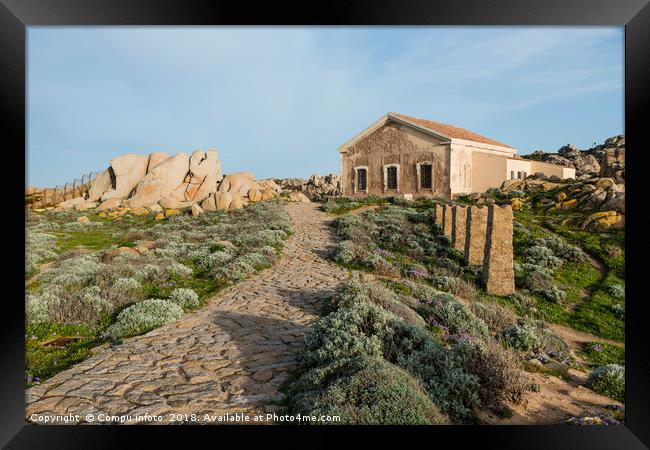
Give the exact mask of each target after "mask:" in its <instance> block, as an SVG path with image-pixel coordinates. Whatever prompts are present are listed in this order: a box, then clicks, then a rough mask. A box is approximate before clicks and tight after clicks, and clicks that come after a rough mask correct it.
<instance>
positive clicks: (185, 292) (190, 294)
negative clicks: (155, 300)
mask: <svg viewBox="0 0 650 450" xmlns="http://www.w3.org/2000/svg"><path fill="white" fill-rule="evenodd" d="M168 300H169V301H170V302H173V303H176V304H177V305H179V306H180V307H181V308H183V309H184V310H187V309H192V308H197V307H198V306H199V296H198V294H197V293H196V292H194V291H193V290H192V289H188V288H176V289H174V290H173V291H172V292H171V294H169V299H168Z"/></svg>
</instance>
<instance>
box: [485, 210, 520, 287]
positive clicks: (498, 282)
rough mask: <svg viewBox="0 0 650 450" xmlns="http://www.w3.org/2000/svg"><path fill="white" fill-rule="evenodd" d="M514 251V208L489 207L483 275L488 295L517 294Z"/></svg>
mask: <svg viewBox="0 0 650 450" xmlns="http://www.w3.org/2000/svg"><path fill="white" fill-rule="evenodd" d="M512 250H513V249H512V207H511V206H510V205H507V206H498V205H489V206H488V220H487V231H486V237H485V256H484V259H483V275H482V276H483V283H484V284H485V289H486V290H487V292H488V293H490V294H495V295H509V294H513V293H514V292H515V274H514V266H513V263H514V262H513V257H512Z"/></svg>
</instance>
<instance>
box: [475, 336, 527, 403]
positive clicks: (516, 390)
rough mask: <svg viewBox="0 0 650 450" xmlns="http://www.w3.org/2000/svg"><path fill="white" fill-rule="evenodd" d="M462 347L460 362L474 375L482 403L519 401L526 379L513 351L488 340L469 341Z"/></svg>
mask: <svg viewBox="0 0 650 450" xmlns="http://www.w3.org/2000/svg"><path fill="white" fill-rule="evenodd" d="M464 350H465V352H464V353H463V356H464V359H463V361H464V366H465V368H466V370H467V371H468V372H469V373H471V374H473V375H475V376H477V377H478V379H479V381H480V389H479V395H480V397H481V403H482V404H483V405H484V406H491V407H495V406H500V405H502V404H503V403H504V402H511V403H515V404H516V403H519V402H521V400H522V399H523V394H524V392H525V391H526V387H527V386H528V380H527V377H526V375H525V373H524V372H523V370H521V369H522V368H521V362H520V360H519V358H518V357H517V355H515V354H514V353H513V352H512V351H511V350H508V349H505V348H503V347H502V346H501V345H499V344H498V343H496V342H494V341H492V340H485V341H479V342H473V343H470V344H468V345H465V346H464Z"/></svg>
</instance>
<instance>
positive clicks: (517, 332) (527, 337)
mask: <svg viewBox="0 0 650 450" xmlns="http://www.w3.org/2000/svg"><path fill="white" fill-rule="evenodd" d="M503 338H504V339H505V341H506V343H507V344H508V345H509V346H510V347H512V348H515V349H517V350H522V351H528V350H534V349H537V348H539V347H540V346H541V344H542V342H541V339H540V338H539V336H538V335H537V330H536V328H535V327H533V326H532V325H531V324H530V323H528V322H521V323H519V324H517V325H513V326H511V327H510V328H507V329H505V330H504V331H503Z"/></svg>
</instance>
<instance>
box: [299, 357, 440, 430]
mask: <svg viewBox="0 0 650 450" xmlns="http://www.w3.org/2000/svg"><path fill="white" fill-rule="evenodd" d="M287 403H288V404H289V411H290V413H292V414H302V415H309V416H316V417H320V416H325V415H329V416H338V417H340V418H341V422H340V423H341V424H345V425H390V424H392V425H418V424H420V425H424V424H445V423H447V421H448V420H447V418H446V417H445V416H444V415H443V414H441V413H440V411H439V410H438V408H437V407H436V406H435V404H434V403H433V402H432V401H431V400H430V399H429V397H428V396H427V394H426V393H425V392H424V390H423V389H422V386H421V384H420V382H419V381H418V380H417V379H416V378H414V377H413V376H411V375H410V374H409V373H408V372H406V371H405V370H403V369H400V368H399V367H396V366H394V365H393V364H390V363H388V362H386V361H385V360H383V359H381V358H367V357H359V358H346V359H342V360H339V361H336V362H335V363H333V364H331V365H328V366H321V367H316V368H313V369H311V370H309V371H307V372H305V373H304V374H303V375H302V376H301V377H300V378H299V379H298V380H297V382H296V383H295V384H293V385H292V386H291V387H290V389H289V392H288V394H287Z"/></svg>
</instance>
